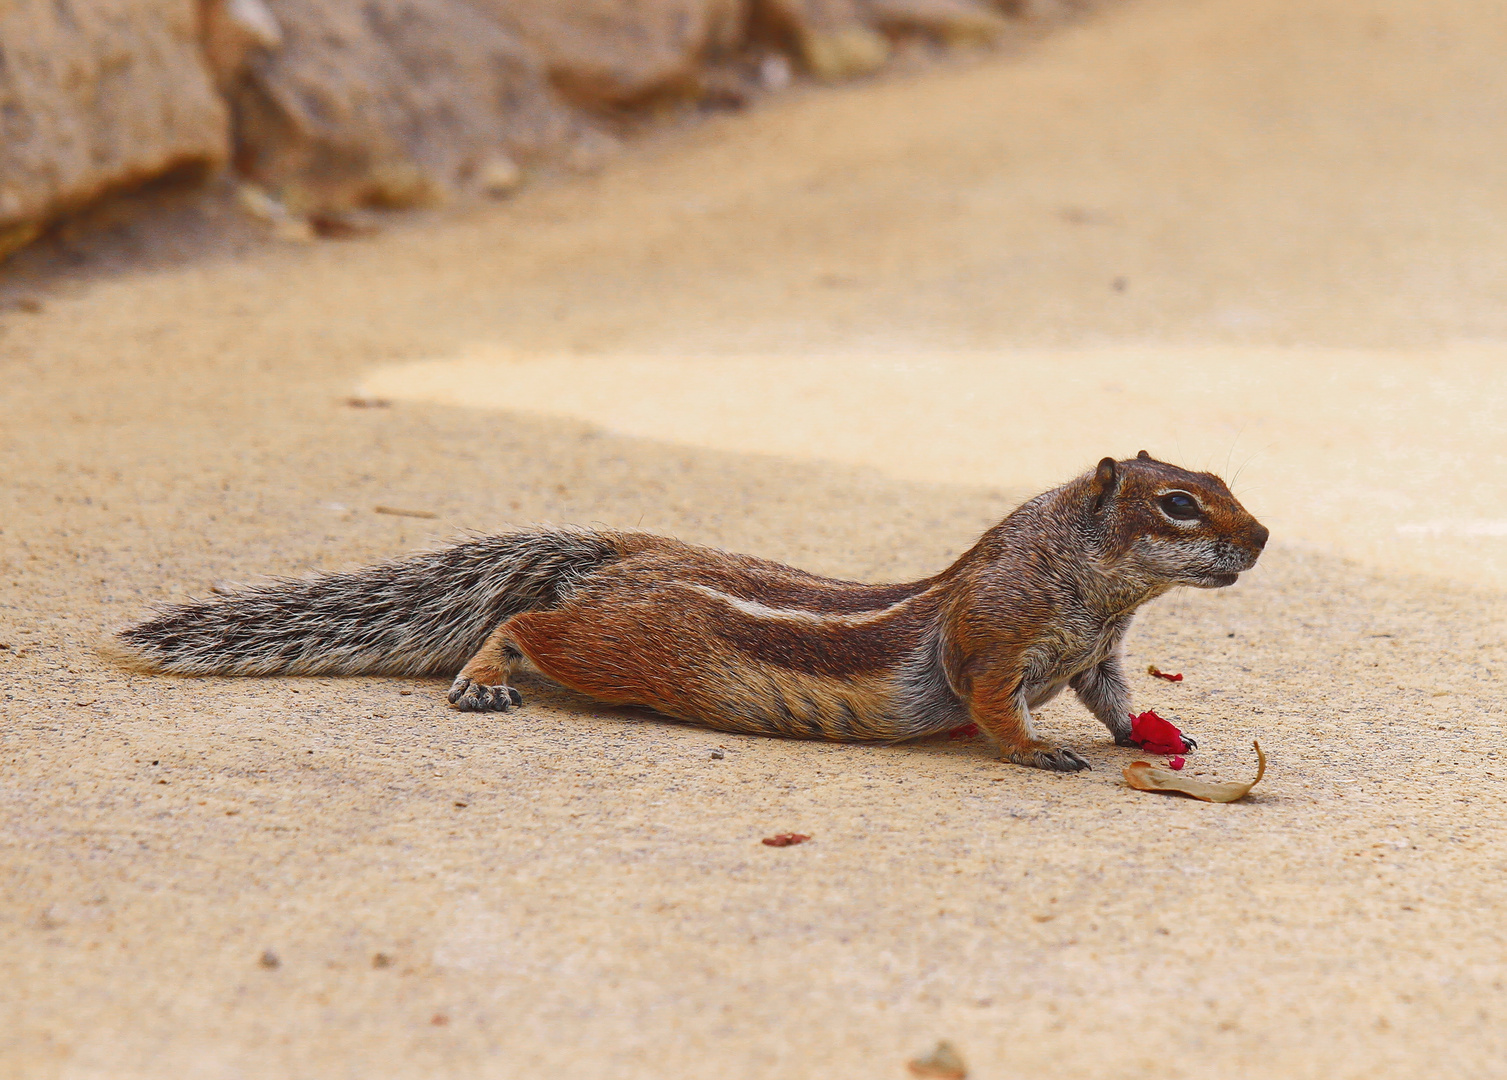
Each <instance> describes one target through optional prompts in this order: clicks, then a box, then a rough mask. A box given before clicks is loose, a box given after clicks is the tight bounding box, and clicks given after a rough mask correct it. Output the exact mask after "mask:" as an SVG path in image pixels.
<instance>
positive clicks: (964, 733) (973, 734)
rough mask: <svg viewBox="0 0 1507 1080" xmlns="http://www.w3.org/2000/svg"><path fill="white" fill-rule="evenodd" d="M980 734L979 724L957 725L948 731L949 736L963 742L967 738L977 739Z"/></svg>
mask: <svg viewBox="0 0 1507 1080" xmlns="http://www.w3.org/2000/svg"><path fill="white" fill-rule="evenodd" d="M978 736H979V726H978V725H977V724H964V725H963V726H962V727H955V728H953V729H952V730H951V731H949V732H948V733H947V737H948V738H949V739H952V740H954V741H955V742H962V741H963V740H965V739H976V738H978Z"/></svg>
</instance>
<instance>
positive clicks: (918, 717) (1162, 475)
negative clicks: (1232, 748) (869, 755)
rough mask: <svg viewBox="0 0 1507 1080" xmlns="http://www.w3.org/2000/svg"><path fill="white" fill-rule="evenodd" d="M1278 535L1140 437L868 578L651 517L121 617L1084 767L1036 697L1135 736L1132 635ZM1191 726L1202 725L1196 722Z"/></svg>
mask: <svg viewBox="0 0 1507 1080" xmlns="http://www.w3.org/2000/svg"><path fill="white" fill-rule="evenodd" d="M1268 535H1269V534H1268V531H1267V529H1266V527H1265V526H1263V525H1262V524H1261V523H1260V522H1258V521H1257V520H1256V519H1255V518H1254V517H1252V516H1251V515H1250V514H1249V513H1248V512H1247V511H1246V510H1245V508H1244V507H1242V506H1241V505H1240V503H1239V502H1238V501H1237V500H1236V499H1235V497H1234V495H1233V494H1231V492H1230V489H1229V488H1228V487H1227V486H1226V485H1225V483H1224V481H1222V480H1221V479H1219V478H1218V477H1217V476H1214V475H1212V474H1210V473H1196V472H1189V471H1187V470H1184V469H1181V468H1178V467H1176V466H1173V465H1169V464H1166V463H1164V462H1161V461H1157V460H1155V459H1154V458H1152V457H1151V456H1150V455H1149V454H1147V453H1146V451H1144V450H1142V451H1141V453H1140V454H1139V456H1137V457H1135V458H1132V459H1129V460H1125V461H1116V460H1115V459H1114V458H1105V459H1104V460H1102V461H1101V462H1099V464H1098V467H1097V468H1096V469H1094V470H1093V471H1091V472H1088V473H1085V474H1084V475H1082V476H1080V477H1078V478H1077V479H1075V480H1072V481H1070V482H1068V483H1067V484H1064V485H1062V486H1061V487H1058V488H1054V489H1053V490H1051V491H1048V492H1046V493H1044V494H1042V495H1038V496H1036V497H1035V498H1033V499H1030V500H1029V501H1027V502H1025V503H1023V504H1022V505H1021V506H1019V507H1018V508H1016V509H1015V510H1014V511H1013V512H1011V513H1010V514H1009V515H1008V516H1007V517H1006V518H1005V519H1004V520H1003V521H1001V522H1000V523H999V524H998V525H996V526H994V527H993V528H992V529H990V530H989V531H988V532H986V533H985V534H984V535H983V537H982V538H980V540H979V541H978V542H977V543H976V544H975V545H974V546H973V547H972V548H970V549H969V550H968V551H967V552H966V553H964V554H963V555H962V556H961V557H960V558H959V559H958V560H957V561H956V562H954V563H953V564H952V565H951V566H950V567H948V568H947V569H946V570H943V571H942V572H941V573H939V574H937V575H935V576H933V577H929V578H925V579H923V580H921V581H915V582H910V583H907V584H896V585H866V584H862V583H859V582H853V581H840V580H835V579H832V578H826V577H819V576H817V575H815V574H810V573H807V572H805V571H803V570H797V569H795V568H793V567H789V566H784V565H781V564H779V563H775V562H770V561H767V560H764V559H759V558H755V557H752V556H748V555H738V554H733V553H730V552H725V551H719V550H715V549H711V548H705V547H696V546H693V545H690V544H685V543H681V542H680V541H678V540H673V539H669V538H667V537H662V536H656V535H652V534H649V533H641V532H618V531H611V530H605V529H604V530H590V529H582V528H573V527H546V528H535V529H531V530H527V531H519V532H511V533H504V534H500V535H495V536H485V537H481V538H477V539H472V540H467V541H465V542H462V543H458V544H455V545H453V546H450V547H447V548H443V549H441V550H437V551H432V552H426V553H422V554H417V555H413V556H410V557H408V558H405V559H401V560H397V561H393V562H387V563H382V564H378V565H375V566H371V567H367V568H364V569H359V570H354V571H349V572H344V573H328V574H322V575H319V576H315V577H311V578H306V579H279V580H275V581H273V582H271V583H269V584H265V585H258V586H252V587H248V588H246V589H244V590H243V591H240V592H238V593H233V594H231V595H229V596H224V597H218V598H213V599H206V600H201V601H197V602H193V603H188V604H183V605H178V606H174V607H169V608H166V609H163V610H161V611H160V612H159V613H158V614H157V615H156V617H154V618H152V619H150V620H149V621H147V622H143V623H141V624H140V625H137V626H134V627H131V628H129V629H127V630H124V631H122V632H121V633H120V634H119V635H118V642H119V644H120V645H121V646H123V647H124V651H125V655H126V657H127V658H128V659H130V660H131V661H132V662H134V663H135V664H136V665H137V666H139V667H143V668H145V669H147V670H153V671H160V672H176V673H182V674H221V675H273V674H286V675H359V674H367V675H377V674H385V675H437V674H443V675H450V674H451V673H453V672H456V671H457V670H458V671H459V674H457V675H455V679H454V682H453V684H452V685H451V687H450V691H449V695H448V697H449V701H450V703H451V704H452V705H454V706H455V707H456V708H457V709H462V710H466V711H475V712H484V711H499V712H505V711H507V710H508V709H509V708H512V707H515V706H519V705H522V704H523V698H522V695H521V694H519V692H518V691H517V690H516V689H515V688H514V687H513V686H512V685H511V682H512V676H513V672H514V670H515V668H517V666H518V665H519V664H520V663H522V662H523V661H528V662H529V663H530V664H532V665H533V667H534V668H535V669H536V670H538V671H539V672H541V673H542V674H544V675H546V676H548V677H549V678H551V679H553V680H555V681H556V682H559V683H561V684H563V685H565V686H567V687H570V688H571V689H573V690H576V691H579V692H580V693H582V694H585V695H587V696H588V697H590V698H593V699H595V700H597V701H601V702H604V703H607V704H612V705H637V706H644V707H648V708H650V709H654V710H657V711H658V712H660V713H662V714H664V715H666V716H670V717H674V718H676V719H680V720H687V721H691V722H694V723H697V724H701V725H704V726H707V727H711V728H717V729H721V730H725V731H737V732H745V733H752V734H760V735H782V736H793V737H799V738H816V739H830V740H838V741H882V742H900V741H904V740H908V739H915V738H919V737H922V736H926V735H932V734H937V733H941V732H945V731H949V730H952V729H954V728H957V727H959V726H962V725H965V724H968V723H970V722H971V723H974V724H976V725H977V726H978V727H979V728H980V729H981V730H982V731H983V732H984V733H985V734H987V735H988V736H989V737H990V738H991V739H992V740H993V741H994V742H995V743H996V744H997V745H998V748H999V754H1000V757H1001V759H1002V760H1008V761H1012V762H1016V763H1018V764H1021V765H1028V766H1034V767H1036V768H1040V769H1052V770H1057V771H1061V772H1076V771H1078V770H1080V769H1086V768H1088V767H1089V763H1088V761H1087V760H1086V759H1085V758H1084V757H1083V756H1082V755H1080V754H1079V753H1077V752H1076V751H1074V750H1071V749H1067V748H1065V747H1058V746H1053V745H1051V744H1050V743H1048V742H1044V741H1043V740H1041V739H1040V738H1038V737H1037V735H1036V732H1035V731H1034V730H1033V728H1032V724H1031V716H1032V713H1033V712H1034V711H1035V710H1037V709H1039V708H1041V706H1043V705H1044V704H1046V703H1047V702H1048V701H1050V700H1052V698H1054V697H1056V696H1057V695H1058V694H1059V693H1060V692H1061V691H1062V690H1063V689H1064V688H1065V687H1071V688H1072V690H1073V691H1074V692H1075V693H1076V694H1077V696H1078V698H1079V700H1080V701H1082V703H1083V704H1084V705H1085V706H1087V707H1088V709H1089V711H1090V712H1092V713H1093V715H1094V716H1095V717H1096V718H1098V720H1099V721H1100V722H1101V723H1103V724H1104V726H1105V727H1106V728H1108V729H1109V732H1110V734H1111V735H1112V736H1113V737H1114V741H1115V742H1116V743H1117V744H1119V745H1122V746H1123V745H1128V744H1129V741H1130V735H1131V708H1130V691H1129V688H1128V686H1127V685H1126V680H1125V675H1124V669H1123V664H1122V660H1121V643H1122V641H1123V639H1124V637H1125V632H1126V630H1127V628H1128V627H1129V626H1130V622H1131V619H1132V618H1133V617H1134V615H1135V612H1136V609H1137V608H1139V607H1140V606H1141V605H1142V604H1145V603H1146V602H1147V601H1149V600H1152V599H1154V598H1155V597H1158V596H1160V595H1162V594H1163V593H1165V592H1167V591H1168V590H1169V589H1171V588H1173V587H1175V586H1178V585H1191V586H1194V587H1196V588H1205V589H1216V588H1223V587H1225V586H1228V585H1232V584H1234V582H1235V581H1236V579H1237V577H1238V576H1239V575H1240V574H1241V573H1242V572H1243V571H1245V570H1248V569H1250V568H1251V567H1252V566H1253V565H1255V562H1256V559H1257V558H1258V556H1259V555H1260V554H1261V551H1262V549H1263V548H1264V547H1265V545H1266V541H1267V537H1268ZM1190 742H1191V740H1190Z"/></svg>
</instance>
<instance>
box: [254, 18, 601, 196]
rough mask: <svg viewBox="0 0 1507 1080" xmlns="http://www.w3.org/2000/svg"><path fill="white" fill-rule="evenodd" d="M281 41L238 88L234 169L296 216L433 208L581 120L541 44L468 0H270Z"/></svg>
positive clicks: (559, 151)
mask: <svg viewBox="0 0 1507 1080" xmlns="http://www.w3.org/2000/svg"><path fill="white" fill-rule="evenodd" d="M268 7H269V9H270V11H271V13H272V14H273V16H274V17H275V18H276V21H277V24H278V26H279V27H280V29H281V33H282V44H281V45H280V46H279V47H278V48H277V49H276V50H273V51H267V52H264V53H262V54H260V55H256V56H254V57H253V58H252V59H251V61H250V63H249V66H248V69H247V71H246V73H245V74H244V76H243V77H242V78H241V80H240V82H239V83H238V84H237V86H236V87H235V88H234V90H233V91H232V94H231V97H232V101H233V103H234V106H235V114H236V122H237V131H236V141H237V152H236V158H237V164H238V166H239V167H240V168H241V169H242V170H243V171H244V173H245V174H246V175H247V176H248V177H250V178H251V179H252V180H254V181H256V182H257V183H259V184H261V185H263V186H264V187H266V188H268V189H269V190H271V191H274V192H276V193H277V194H278V195H279V196H280V197H281V198H282V200H283V201H284V202H285V203H286V204H287V205H288V207H289V208H290V209H291V210H293V211H294V212H296V213H300V214H305V215H307V214H311V213H314V212H316V211H337V210H342V209H346V208H349V207H352V206H360V205H380V206H389V207H398V206H422V205H431V204H433V203H436V202H439V201H442V200H443V199H444V197H445V195H446V193H447V192H448V191H449V190H450V189H451V188H452V187H454V186H456V185H457V184H459V183H462V182H463V178H464V177H465V176H466V175H468V174H471V173H473V172H474V171H475V169H476V167H477V163H478V162H479V161H481V160H484V159H485V158H486V157H488V156H489V155H491V154H495V153H502V154H506V155H507V156H509V157H511V158H513V159H514V160H518V161H528V160H533V159H538V158H540V157H560V156H563V155H564V154H566V153H568V152H569V150H570V149H571V147H573V146H574V144H575V141H576V139H577V136H578V132H579V128H580V124H579V123H578V122H577V121H576V120H575V119H574V118H573V116H572V115H571V112H570V110H569V108H568V106H567V105H566V104H565V102H564V101H563V100H562V99H561V98H560V97H559V95H558V94H557V93H556V92H555V90H554V89H553V87H552V86H551V85H550V83H549V81H548V73H547V71H546V69H545V67H544V65H543V64H542V63H541V62H540V61H539V59H538V58H537V56H536V55H535V54H534V52H533V51H532V50H531V49H530V48H529V47H528V46H526V45H525V44H524V43H523V42H522V41H520V40H519V38H518V37H517V36H516V35H514V34H513V33H511V32H509V31H508V30H507V29H506V28H504V27H503V26H501V25H500V24H499V23H498V22H497V21H496V20H495V19H494V18H491V17H489V16H488V15H487V14H486V13H484V12H482V11H481V10H478V8H477V7H476V6H473V5H472V4H470V3H467V2H465V0H268Z"/></svg>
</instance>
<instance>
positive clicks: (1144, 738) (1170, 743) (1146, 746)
mask: <svg viewBox="0 0 1507 1080" xmlns="http://www.w3.org/2000/svg"><path fill="white" fill-rule="evenodd" d="M1130 741H1131V744H1132V745H1134V746H1139V747H1140V748H1141V749H1142V750H1147V751H1149V752H1151V753H1153V754H1183V753H1187V752H1188V751H1189V750H1191V749H1192V747H1190V746H1189V745H1188V744H1187V743H1185V742H1184V741H1183V733H1182V732H1181V731H1179V730H1178V729H1177V727H1176V725H1174V724H1172V723H1171V722H1170V721H1168V720H1163V719H1162V718H1161V717H1160V716H1158V715H1157V714H1156V711H1155V710H1154V709H1147V710H1146V711H1145V712H1143V713H1141V715H1140V716H1136V715H1135V714H1134V713H1131V714H1130Z"/></svg>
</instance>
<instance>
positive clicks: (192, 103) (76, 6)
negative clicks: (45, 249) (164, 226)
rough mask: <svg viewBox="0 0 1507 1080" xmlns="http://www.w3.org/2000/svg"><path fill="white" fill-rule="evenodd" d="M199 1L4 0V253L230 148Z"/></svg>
mask: <svg viewBox="0 0 1507 1080" xmlns="http://www.w3.org/2000/svg"><path fill="white" fill-rule="evenodd" d="M227 121H228V117H227V113H226V109H225V106H224V103H223V102H222V101H221V100H220V98H219V97H218V96H217V95H216V94H215V90H214V87H213V85H212V84H211V81H210V77H209V73H208V71H207V70H206V68H205V65H204V63H203V59H202V56H201V53H200V48H199V40H198V27H197V13H196V4H195V0H56V2H53V0H13V2H10V3H5V4H0V257H3V255H4V254H6V253H7V252H8V251H11V250H14V249H15V248H16V247H19V246H20V245H21V244H23V243H25V242H27V241H28V240H30V239H31V238H33V237H35V236H36V235H37V234H38V233H39V232H40V231H41V229H42V227H43V226H44V225H45V224H46V222H48V221H49V220H51V219H52V218H54V217H56V216H57V215H59V214H61V213H63V212H65V211H67V210H70V209H73V208H75V207H78V206H81V205H83V204H85V203H87V202H89V201H91V200H93V199H96V198H98V197H99V196H100V195H101V194H103V193H105V192H107V191H110V190H112V189H115V188H121V187H126V186H129V185H133V184H137V183H140V182H142V181H145V180H149V179H151V178H153V177H156V176H160V175H161V174H163V173H166V172H169V171H172V170H175V169H180V168H184V167H198V168H205V169H213V168H216V167H218V166H219V165H221V164H222V163H223V162H224V161H225V160H226V158H227V157H228V155H229V151H230V133H229V125H228V122H227Z"/></svg>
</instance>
